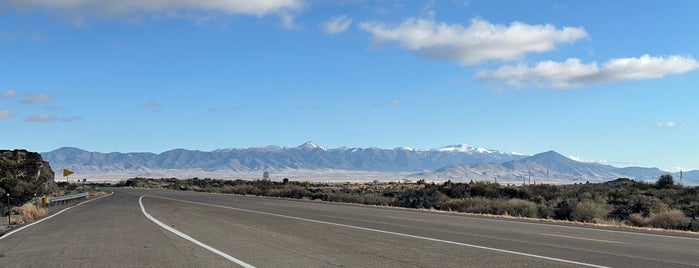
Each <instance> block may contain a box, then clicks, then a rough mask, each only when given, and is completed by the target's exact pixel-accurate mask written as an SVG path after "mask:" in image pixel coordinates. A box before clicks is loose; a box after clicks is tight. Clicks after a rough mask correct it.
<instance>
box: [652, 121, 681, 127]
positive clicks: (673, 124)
mask: <svg viewBox="0 0 699 268" xmlns="http://www.w3.org/2000/svg"><path fill="white" fill-rule="evenodd" d="M677 126H678V124H677V123H676V122H674V121H665V122H658V123H657V124H655V127H657V128H674V127H677Z"/></svg>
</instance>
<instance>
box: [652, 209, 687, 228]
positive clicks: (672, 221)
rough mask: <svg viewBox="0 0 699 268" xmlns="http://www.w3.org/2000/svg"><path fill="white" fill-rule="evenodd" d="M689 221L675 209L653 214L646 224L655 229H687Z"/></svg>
mask: <svg viewBox="0 0 699 268" xmlns="http://www.w3.org/2000/svg"><path fill="white" fill-rule="evenodd" d="M689 222H690V219H689V217H687V216H685V215H684V213H683V212H682V211H680V210H677V209H670V210H668V211H665V212H661V213H657V214H653V215H651V216H650V217H649V218H648V224H649V225H650V226H653V227H656V228H666V229H687V228H688V227H689Z"/></svg>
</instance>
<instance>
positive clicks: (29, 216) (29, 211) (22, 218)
mask: <svg viewBox="0 0 699 268" xmlns="http://www.w3.org/2000/svg"><path fill="white" fill-rule="evenodd" d="M13 211H14V212H15V213H17V214H19V217H17V216H13V217H12V224H24V223H26V222H28V221H33V220H36V219H38V218H41V217H45V216H46V215H48V214H49V210H48V209H46V208H45V207H42V206H39V207H36V206H35V204H34V203H33V202H32V203H26V204H24V205H22V206H21V207H17V208H15V209H13Z"/></svg>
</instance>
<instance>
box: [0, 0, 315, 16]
mask: <svg viewBox="0 0 699 268" xmlns="http://www.w3.org/2000/svg"><path fill="white" fill-rule="evenodd" d="M5 2H7V4H9V5H10V6H12V7H15V8H21V9H31V8H42V9H54V10H58V11H62V12H66V13H68V14H72V15H78V16H79V15H85V16H95V15H97V14H110V15H122V14H130V13H138V12H172V11H178V10H200V11H216V12H222V13H227V14H244V15H254V16H262V15H266V14H270V13H278V12H281V11H285V10H299V9H301V8H302V7H303V5H304V1H303V0H252V1H251V0H100V1H95V0H8V1H5Z"/></svg>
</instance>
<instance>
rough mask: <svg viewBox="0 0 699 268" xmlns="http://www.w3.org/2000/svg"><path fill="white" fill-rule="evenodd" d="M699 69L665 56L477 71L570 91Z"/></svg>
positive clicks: (689, 60) (515, 83) (691, 60)
mask: <svg viewBox="0 0 699 268" xmlns="http://www.w3.org/2000/svg"><path fill="white" fill-rule="evenodd" d="M697 67H699V63H698V62H697V61H696V60H694V58H692V57H685V56H677V55H673V56H668V57H651V56H649V55H643V56H640V57H638V58H619V59H612V60H610V61H608V62H606V63H604V64H602V65H601V66H600V65H598V64H597V63H596V62H591V63H582V62H581V61H580V59H576V58H570V59H568V60H566V61H564V62H556V61H542V62H539V63H537V64H535V65H534V66H532V67H530V66H528V65H524V64H520V65H508V66H503V67H500V68H499V69H497V70H495V71H489V70H483V71H480V72H478V74H477V75H476V78H477V79H479V80H504V81H506V82H507V83H509V84H510V85H513V86H521V85H522V84H524V83H527V82H533V83H535V84H537V85H538V86H539V87H545V88H570V87H579V86H584V85H588V84H593V83H603V82H613V81H619V80H643V79H651V78H660V77H663V76H665V75H668V74H681V73H685V72H688V71H692V70H694V69H696V68H697Z"/></svg>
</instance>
